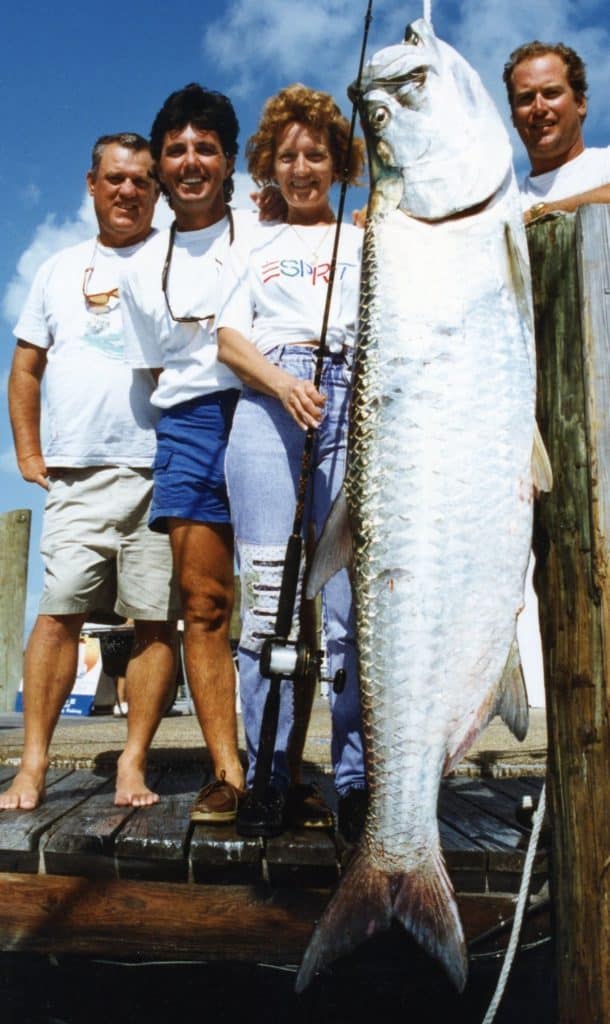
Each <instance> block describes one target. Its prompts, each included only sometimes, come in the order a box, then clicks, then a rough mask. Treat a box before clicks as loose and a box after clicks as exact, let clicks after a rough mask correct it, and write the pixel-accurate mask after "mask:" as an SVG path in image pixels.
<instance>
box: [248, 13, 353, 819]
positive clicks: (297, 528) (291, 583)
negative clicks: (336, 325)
mask: <svg viewBox="0 0 610 1024" xmlns="http://www.w3.org/2000/svg"><path fill="white" fill-rule="evenodd" d="M372 8H373V0H368V5H367V9H366V14H365V17H364V31H363V36H362V46H361V49H360V60H359V63H358V75H357V78H356V83H355V94H356V96H359V95H360V84H361V81H362V70H363V67H364V58H365V53H366V44H367V40H368V34H369V27H370V23H371V21H372ZM357 113H358V111H357V105H356V103H355V102H353V103H352V117H351V122H350V130H349V136H348V144H347V152H346V156H345V160H344V163H343V169H342V174H341V191H340V194H339V205H338V209H337V227H336V229H335V237H334V243H333V250H332V255H331V262H330V271H329V276H328V288H327V291H326V301H325V304H324V315H323V318H322V327H321V330H320V339H319V342H318V346H317V350H316V363H315V369H314V376H313V384H314V387H315V388H316V389H318V388H319V385H320V380H321V377H322V371H323V367H324V355H325V349H326V334H327V331H328V321H329V319H330V308H331V302H332V294H333V288H334V283H335V273H336V266H337V255H338V252H339V241H340V233H341V221H342V219H343V212H344V208H345V198H346V194H347V186H348V180H349V163H350V157H351V153H352V149H353V142H354V133H355V130H356V117H357ZM315 429H316V428H315V427H308V428H307V432H306V434H305V441H304V445H303V455H302V458H301V472H300V475H299V481H298V485H297V497H296V507H295V514H294V521H293V524H292V532H291V533H290V536H289V538H288V543H287V545H286V554H285V557H284V568H283V571H282V583H281V587H280V595H279V600H278V608H277V614H276V620H275V633H274V636H272V637H269V638H268V639H267V640H265V642H264V644H263V648H262V651H261V658H260V672H261V675H262V676H263V677H264V678H265V679H269V690H268V692H267V697H266V699H265V707H264V710H263V717H262V722H261V731H260V736H259V743H258V755H257V759H256V768H255V771H254V781H253V786H252V789H253V793H254V797H255V799H257V800H262V798H263V796H264V793H265V790H266V788H267V786H268V784H269V778H270V776H271V767H272V763H273V754H274V751H275V740H276V736H277V726H278V719H279V706H280V683H281V682H282V680H286V679H290V680H292V681H293V683H295V682H301V681H302V680H304V679H305V677H306V676H307V673H308V672H309V671H310V668H311V665H312V660H313V655H312V652H311V651H310V649H309V647H308V645H307V644H306V643H304V642H302V641H298V640H297V641H296V642H293V641H291V640H290V639H289V638H290V630H291V627H292V619H293V616H294V609H295V604H296V596H297V588H298V582H299V571H300V567H301V556H302V551H303V537H302V529H303V518H304V515H305V500H306V496H307V486H308V483H309V479H310V476H311V461H312V455H313V446H314V440H315ZM344 681H345V672H344V670H339V672H338V673H337V677H336V679H335V688H336V690H337V691H338V690H339V689H340V688H342V685H343V683H344Z"/></svg>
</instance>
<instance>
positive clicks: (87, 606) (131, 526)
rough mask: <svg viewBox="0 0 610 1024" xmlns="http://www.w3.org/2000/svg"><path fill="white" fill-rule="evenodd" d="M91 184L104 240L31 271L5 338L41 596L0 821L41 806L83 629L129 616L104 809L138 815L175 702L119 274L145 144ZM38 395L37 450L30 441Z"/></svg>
mask: <svg viewBox="0 0 610 1024" xmlns="http://www.w3.org/2000/svg"><path fill="white" fill-rule="evenodd" d="M87 184H88V189H89V193H90V195H91V196H92V197H93V204H94V209H95V214H96V217H97V221H98V227H99V233H98V235H97V237H96V238H91V239H89V240H88V241H87V242H84V243H81V244H79V245H75V246H72V247H70V248H67V249H63V250H62V251H61V252H59V253H57V254H56V255H54V256H52V257H51V258H50V259H49V260H47V261H46V262H45V263H44V264H43V265H42V267H41V268H40V269H39V271H38V273H37V274H36V277H35V280H34V282H33V284H32V288H31V290H30V294H29V296H28V299H27V301H26V304H25V306H24V309H23V311H22V313H21V316H20V318H19V321H18V323H17V325H16V327H15V331H14V333H15V336H16V337H17V346H16V349H15V354H14V358H13V364H12V369H11V375H10V380H9V406H10V414H11V424H12V427H13V435H14V440H15V451H16V455H17V462H18V465H19V469H20V471H21V474H22V476H23V477H24V479H25V480H28V481H30V482H32V483H36V484H38V485H39V486H41V487H43V488H45V490H46V491H47V492H48V493H47V501H46V506H45V513H44V521H43V532H42V539H41V554H42V557H43V561H44V569H45V576H44V592H43V595H42V599H41V603H40V609H39V615H38V618H37V620H36V623H35V625H34V628H33V630H32V633H31V636H30V638H29V641H28V645H27V649H26V652H25V660H24V686H23V690H24V709H25V716H24V727H25V735H24V749H23V756H22V760H21V768H20V771H19V772H18V774H17V776H16V777H15V779H14V781H13V783H12V784H11V786H10V787H9V789H8V790H7V791H6V792H5V793H2V794H0V810H13V809H17V808H20V809H22V810H31V809H33V808H34V807H36V806H37V805H38V804H39V803H40V801H41V800H42V799H43V798H44V793H45V777H46V771H47V767H48V760H49V758H48V753H49V746H50V742H51V738H52V735H53V730H54V728H55V725H56V723H57V719H58V717H59V714H60V712H61V709H62V706H63V704H64V702H65V701H66V699H67V697H68V695H69V693H70V690H71V689H72V685H73V683H74V679H75V677H76V671H77V657H78V642H79V636H80V632H81V629H82V626H83V624H84V622H85V620H86V619H87V618H89V617H90V615H91V614H92V613H94V612H96V611H99V610H103V611H105V612H107V611H114V612H115V613H117V614H118V615H120V616H122V617H124V618H131V619H133V620H134V647H133V651H132V656H131V659H130V662H129V665H128V669H127V699H128V705H129V712H128V736H127V743H126V746H125V749H124V751H123V753H122V755H121V757H120V758H119V762H118V767H117V783H116V795H115V803H117V804H119V805H132V806H143V805H148V804H152V803H155V802H156V801H157V800H158V796H157V794H155V793H153V792H152V791H151V790H150V789H149V788H148V787H147V785H146V783H145V770H146V756H147V752H148V747H149V745H150V742H151V740H152V737H153V735H154V732H155V730H156V728H157V725H158V724H159V721H160V719H161V716H162V714H163V712H164V711H165V710H166V708H167V704H168V702H169V700H170V699H171V691H172V687H173V685H174V682H175V677H176V655H175V651H176V642H175V637H176V626H175V620H176V619H177V617H178V614H179V605H178V602H177V595H176V593H175V588H174V586H173V583H172V565H171V552H170V550H169V545H168V544H167V540H166V538H163V537H160V536H158V535H155V534H153V533H152V532H151V531H150V530H149V529H148V526H147V515H148V508H149V505H150V495H151V490H152V469H151V466H152V462H153V458H154V453H155V420H156V415H157V414H156V410H155V409H154V407H153V406H152V405H151V402H150V396H151V393H152V391H153V388H154V380H153V378H152V375H151V374H150V373H149V372H148V371H145V370H135V371H134V370H131V369H130V368H129V367H128V366H127V365H126V364H125V362H124V360H123V332H122V320H121V310H120V307H119V290H118V285H119V280H120V276H121V268H122V266H123V265H124V264H126V263H128V262H129V260H131V259H132V258H133V256H134V254H135V253H136V252H137V251H138V250H139V249H140V248H141V247H142V245H143V243H144V242H145V240H146V239H147V238H148V237H149V235H150V233H151V221H152V216H153V212H154V207H155V203H156V200H157V196H158V188H157V185H156V182H155V181H154V179H153V178H152V176H151V157H150V151H149V147H148V143H147V142H146V140H145V139H144V138H142V136H140V135H136V134H133V133H119V134H116V135H106V136H102V137H101V138H100V139H98V141H97V142H96V144H95V146H94V148H93V153H92V163H91V169H90V171H89V172H88V174H87ZM43 378H44V382H45V384H46V406H47V411H48V442H47V444H46V446H45V450H44V454H43V449H42V444H41V429H40V405H41V392H42V382H43Z"/></svg>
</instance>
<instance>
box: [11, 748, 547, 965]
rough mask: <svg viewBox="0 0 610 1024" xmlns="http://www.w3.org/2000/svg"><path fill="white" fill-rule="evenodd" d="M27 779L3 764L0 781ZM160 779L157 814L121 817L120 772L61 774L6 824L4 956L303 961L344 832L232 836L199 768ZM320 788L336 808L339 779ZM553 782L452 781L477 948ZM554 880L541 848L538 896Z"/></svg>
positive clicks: (445, 817) (459, 878)
mask: <svg viewBox="0 0 610 1024" xmlns="http://www.w3.org/2000/svg"><path fill="white" fill-rule="evenodd" d="M15 771H16V769H15V767H11V766H9V765H4V766H0V785H4V784H6V783H7V782H8V781H9V780H10V778H11V776H12V775H13V774H14V773H15ZM153 771H154V777H153V779H152V781H153V782H154V785H155V787H156V788H157V789H158V791H159V793H160V794H161V801H160V803H159V804H157V805H155V806H153V807H151V808H141V809H134V808H118V807H115V806H114V804H113V782H114V780H113V776H112V774H111V772H110V770H108V769H97V770H90V769H87V770H79V769H69V768H65V769H62V768H57V767H56V768H52V769H50V772H49V785H48V792H47V799H46V801H45V802H44V804H43V805H42V806H41V807H40V808H39V809H38V810H36V811H34V812H32V813H27V812H7V813H4V814H2V815H1V816H0V949H1V950H3V951H11V952H29V953H34V952H37V953H49V952H52V953H54V954H61V953H64V954H76V953H78V954H84V955H88V956H90V955H91V956H92V955H108V954H110V953H111V954H112V955H113V956H115V957H121V956H123V957H133V956H138V957H146V958H153V959H154V958H155V957H156V958H167V957H168V956H171V957H172V958H174V959H180V958H183V957H190V958H192V957H199V958H201V959H205V960H236V961H250V962H260V961H264V962H267V963H276V964H292V963H297V962H298V961H299V960H300V957H301V955H302V953H303V950H304V948H305V945H306V943H307V940H308V937H309V935H310V933H311V929H312V927H313V924H314V922H315V920H316V918H317V917H318V916H319V914H320V912H321V910H322V908H323V906H324V905H325V903H326V901H327V900H328V897H329V894H330V891H331V889H332V887H333V886H334V885H335V883H336V882H337V881H338V879H339V875H340V872H341V869H342V861H343V860H344V859H345V851H344V850H342V849H341V847H340V845H338V843H337V840H336V836H335V834H334V832H333V831H332V830H328V831H313V830H303V831H288V832H285V833H284V834H283V835H282V836H279V837H277V838H274V839H269V840H262V839H243V838H240V837H239V836H237V835H236V833H235V830H234V827H233V826H220V827H219V826H216V827H210V826H203V825H195V826H193V825H192V824H191V823H190V821H189V814H188V812H189V807H190V804H191V802H192V800H193V798H194V796H195V794H196V793H197V791H198V789H199V788H200V786H201V784H202V779H201V769H200V768H197V767H195V766H193V765H189V764H171V765H167V766H163V765H155V766H153ZM314 775H315V773H314ZM316 781H318V782H319V784H320V785H321V788H322V789H323V791H324V792H325V795H326V796H327V797H328V798H329V801H332V799H333V792H332V784H331V782H330V778H329V776H328V775H325V774H324V773H322V772H319V773H318V778H317V779H316ZM541 785H542V779H541V778H540V777H520V778H495V779H494V778H468V777H456V778H453V779H450V780H447V781H446V782H445V783H443V786H442V789H441V794H440V800H439V822H440V831H441V839H442V844H443V849H444V853H445V858H446V861H447V865H448V868H449V872H450V875H451V877H452V880H453V883H454V886H455V888H456V891H457V893H458V902H459V904H460V910H461V914H462V918H463V921H464V928H465V931H466V936H467V938H468V939H469V940H472V939H474V938H475V937H477V936H480V935H481V934H482V933H486V932H488V931H489V930H490V929H491V930H493V929H494V928H495V927H496V926H497V925H499V924H501V923H502V922H505V921H506V920H507V919H510V917H511V916H512V913H513V908H514V901H515V893H516V892H517V890H518V887H519V883H520V878H521V872H522V868H523V862H524V857H525V850H526V847H527V842H528V838H529V830H528V828H527V827H526V826H525V825H524V824H523V823H522V822H521V821H520V820H519V819H518V810H519V807H520V805H521V799H522V797H523V796H530V797H532V798H533V799H534V801H535V800H536V798H537V796H538V794H539V792H540V788H541ZM547 875H548V863H547V851H546V848H542V849H540V850H539V852H538V854H537V858H536V863H535V869H534V875H533V881H532V887H531V891H532V892H534V893H536V892H539V891H540V890H541V889H542V887H543V886H544V884H545V882H546V880H547ZM540 927H548V922H547V925H541V926H540Z"/></svg>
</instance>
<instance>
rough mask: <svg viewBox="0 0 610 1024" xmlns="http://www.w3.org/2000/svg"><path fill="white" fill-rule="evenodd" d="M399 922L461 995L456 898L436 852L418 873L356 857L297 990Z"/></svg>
mask: <svg viewBox="0 0 610 1024" xmlns="http://www.w3.org/2000/svg"><path fill="white" fill-rule="evenodd" d="M392 920H396V921H399V922H400V923H401V924H402V925H403V927H404V928H405V930H406V931H407V932H408V933H409V934H410V935H412V936H413V938H414V939H415V940H416V941H417V942H418V943H419V944H420V945H421V946H422V948H423V949H424V950H425V952H426V953H428V954H429V955H430V956H433V957H434V958H435V959H436V960H438V961H439V962H440V963H441V964H442V965H443V967H444V968H445V970H446V971H447V974H448V975H449V977H450V978H451V980H452V981H453V983H454V984H455V986H456V988H457V989H458V990H459V991H460V992H461V991H462V989H463V988H464V985H465V984H466V976H467V973H468V961H467V956H466V947H465V943H464V935H463V931H462V925H461V922H460V916H459V912H458V909H457V904H456V902H455V895H454V892H453V888H452V886H451V882H450V881H449V877H448V875H447V871H446V868H445V865H444V863H443V860H442V856H441V854H440V852H438V853H437V855H436V856H432V855H431V856H430V859H429V861H427V862H426V863H424V864H423V865H422V866H421V868H419V869H418V870H417V871H412V872H405V873H396V872H386V871H384V870H382V869H380V868H377V867H375V866H374V865H373V863H372V862H371V860H370V859H369V857H368V856H367V854H366V853H365V852H364V851H359V852H357V853H356V854H355V856H354V858H353V860H352V862H351V864H350V867H349V869H348V871H347V872H346V875H345V877H344V878H343V880H342V882H341V886H340V888H339V889H338V890H337V892H336V893H335V895H334V896H333V898H332V900H331V902H330V903H329V905H328V907H327V908H326V910H325V912H324V915H323V917H322V919H321V921H320V922H319V924H318V926H317V927H316V930H315V932H314V934H313V937H312V939H311V941H310V943H309V946H308V947H307V950H306V951H305V956H304V957H303V961H302V963H301V967H300V970H299V973H298V975H297V981H296V991H297V992H302V991H303V989H305V988H306V987H307V985H308V984H309V983H310V981H311V980H312V978H313V976H314V974H315V973H316V972H317V971H319V970H321V969H322V968H323V967H324V966H325V965H327V964H329V963H331V962H332V961H333V960H335V959H336V958H337V957H339V956H343V955H345V954H346V953H349V952H351V951H352V950H354V949H355V948H356V947H357V946H359V945H360V944H361V943H362V942H364V941H365V940H366V939H369V938H371V937H372V936H373V935H374V934H375V933H376V932H379V931H384V930H386V929H388V928H389V927H390V924H391V922H392Z"/></svg>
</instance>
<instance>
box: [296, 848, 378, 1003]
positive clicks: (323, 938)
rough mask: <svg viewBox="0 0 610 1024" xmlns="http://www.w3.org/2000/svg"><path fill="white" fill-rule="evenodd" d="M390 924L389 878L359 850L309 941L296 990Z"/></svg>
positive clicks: (300, 990) (303, 987) (302, 987)
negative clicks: (325, 967)
mask: <svg viewBox="0 0 610 1024" xmlns="http://www.w3.org/2000/svg"><path fill="white" fill-rule="evenodd" d="M391 921H392V907H391V902H390V886H389V883H388V876H387V875H386V874H385V872H383V871H380V870H379V869H377V868H375V867H373V865H372V864H371V863H370V861H369V858H368V857H367V856H365V854H364V853H362V852H361V851H358V852H357V853H356V854H355V855H354V857H353V859H352V861H351V863H350V865H349V868H348V870H347V871H346V873H345V875H344V876H343V878H342V880H341V884H340V886H339V888H338V889H337V891H336V893H335V894H334V896H333V897H332V899H331V901H330V903H329V904H328V906H327V907H326V910H325V911H324V914H323V915H322V917H321V919H320V921H319V922H318V924H317V926H316V929H315V931H314V933H313V935H312V937H311V939H310V941H309V945H308V946H307V949H306V950H305V955H304V957H303V960H302V962H301V966H300V968H299V973H298V974H297V980H296V983H295V991H296V992H302V991H303V990H304V989H305V988H307V986H308V985H309V983H310V981H311V980H312V978H313V976H314V975H315V974H317V972H318V971H320V970H321V969H322V968H323V967H324V966H326V965H327V964H329V963H332V961H333V960H336V959H337V958H338V957H340V956H344V955H345V954H346V953H350V952H351V951H352V950H353V949H355V948H356V946H359V945H360V944H361V943H362V942H364V941H365V939H368V938H370V937H371V936H372V935H374V934H375V932H379V931H385V930H386V929H388V928H389V927H390V924H391Z"/></svg>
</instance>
